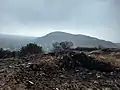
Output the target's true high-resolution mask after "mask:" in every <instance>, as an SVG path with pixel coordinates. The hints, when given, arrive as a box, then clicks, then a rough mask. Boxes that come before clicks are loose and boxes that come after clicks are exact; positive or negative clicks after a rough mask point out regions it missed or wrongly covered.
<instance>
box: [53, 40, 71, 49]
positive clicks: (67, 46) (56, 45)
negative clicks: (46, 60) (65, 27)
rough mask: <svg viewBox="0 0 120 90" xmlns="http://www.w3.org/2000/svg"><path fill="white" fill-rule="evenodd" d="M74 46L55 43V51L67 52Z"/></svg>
mask: <svg viewBox="0 0 120 90" xmlns="http://www.w3.org/2000/svg"><path fill="white" fill-rule="evenodd" d="M72 46H73V43H72V42H68V41H65V42H55V43H53V51H60V50H66V49H70V48H71V47H72Z"/></svg>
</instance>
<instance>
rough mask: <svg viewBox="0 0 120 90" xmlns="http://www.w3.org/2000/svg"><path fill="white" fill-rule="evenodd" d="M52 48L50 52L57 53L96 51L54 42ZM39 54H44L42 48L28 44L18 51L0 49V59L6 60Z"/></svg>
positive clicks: (65, 42) (71, 44) (66, 42)
mask: <svg viewBox="0 0 120 90" xmlns="http://www.w3.org/2000/svg"><path fill="white" fill-rule="evenodd" d="M52 46H53V49H52V52H58V51H63V50H69V49H72V50H79V51H93V50H97V49H98V48H85V47H77V48H72V47H73V43H72V42H68V41H64V42H55V43H53V44H52ZM39 53H44V50H43V48H42V46H39V45H37V44H35V43H29V44H27V45H26V46H22V47H21V48H20V50H18V51H10V50H4V49H2V48H1V49H0V58H6V57H7V58H8V57H16V56H19V57H21V56H25V55H31V54H39Z"/></svg>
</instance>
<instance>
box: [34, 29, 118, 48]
mask: <svg viewBox="0 0 120 90" xmlns="http://www.w3.org/2000/svg"><path fill="white" fill-rule="evenodd" d="M61 41H72V42H73V43H74V46H75V47H77V46H80V47H99V46H102V47H105V48H119V46H118V45H116V44H115V43H112V42H110V41H105V40H100V39H97V38H94V37H90V36H86V35H81V34H70V33H65V32H59V31H57V32H51V33H49V34H47V35H45V36H43V37H38V38H37V39H35V43H37V44H41V45H43V46H47V47H51V45H52V43H54V42H61Z"/></svg>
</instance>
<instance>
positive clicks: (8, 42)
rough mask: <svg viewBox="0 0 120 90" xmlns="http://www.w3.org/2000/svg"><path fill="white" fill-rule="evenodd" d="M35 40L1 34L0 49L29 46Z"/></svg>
mask: <svg viewBox="0 0 120 90" xmlns="http://www.w3.org/2000/svg"><path fill="white" fill-rule="evenodd" d="M33 39H34V38H33V37H25V36H17V35H4V34H0V48H9V49H14V48H19V47H21V45H24V44H27V43H29V42H31V41H32V40H33Z"/></svg>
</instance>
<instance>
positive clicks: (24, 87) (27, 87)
mask: <svg viewBox="0 0 120 90" xmlns="http://www.w3.org/2000/svg"><path fill="white" fill-rule="evenodd" d="M0 90H120V72H119V67H116V66H114V65H112V64H111V63H109V62H104V61H103V60H97V58H95V57H94V58H93V57H92V56H90V55H89V56H88V55H86V54H84V53H69V54H60V55H59V54H58V55H54V54H44V55H43V54H38V55H30V56H26V57H21V58H17V57H16V58H15V57H13V58H5V59H0Z"/></svg>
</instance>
